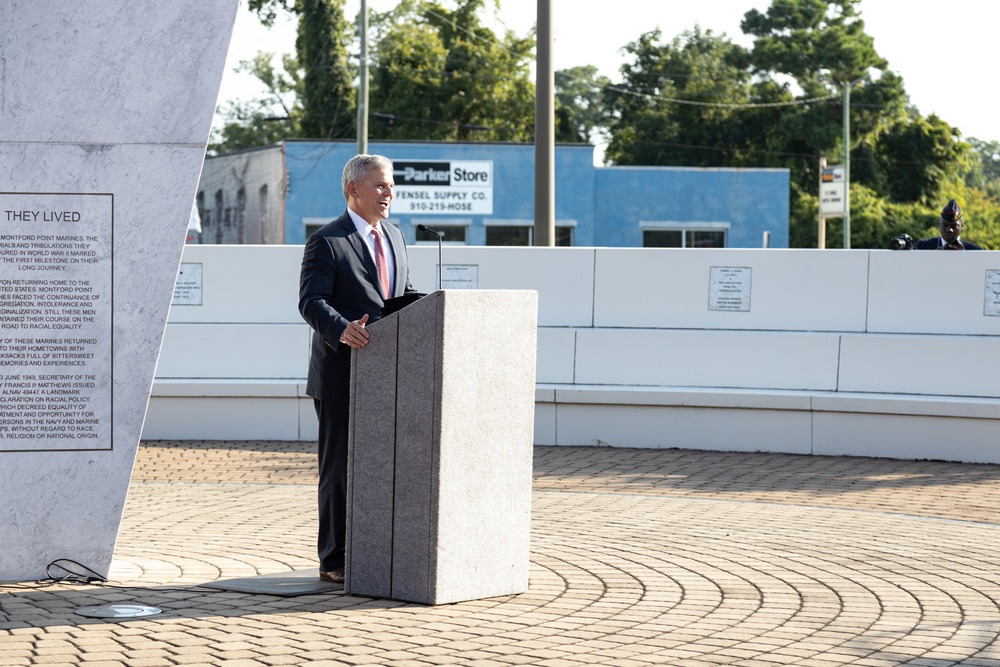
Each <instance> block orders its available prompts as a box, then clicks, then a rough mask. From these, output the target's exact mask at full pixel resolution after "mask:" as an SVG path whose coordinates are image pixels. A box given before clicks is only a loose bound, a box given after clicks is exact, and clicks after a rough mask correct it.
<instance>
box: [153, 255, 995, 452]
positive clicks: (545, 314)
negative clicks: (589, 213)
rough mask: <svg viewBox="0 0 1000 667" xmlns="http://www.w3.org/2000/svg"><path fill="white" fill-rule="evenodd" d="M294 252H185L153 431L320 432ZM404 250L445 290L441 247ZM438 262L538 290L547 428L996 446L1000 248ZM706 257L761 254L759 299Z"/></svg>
mask: <svg viewBox="0 0 1000 667" xmlns="http://www.w3.org/2000/svg"><path fill="white" fill-rule="evenodd" d="M301 251H302V248H301V246H277V247H262V246H250V247H247V246H244V247H237V246H216V247H206V246H188V247H187V248H186V249H185V256H184V261H185V262H200V263H202V264H203V271H204V284H203V290H204V301H203V305H202V306H175V307H174V308H173V309H172V311H171V314H170V320H169V324H168V327H167V334H166V337H165V340H164V344H163V351H162V355H161V360H160V365H159V367H158V369H157V374H156V383H155V385H154V390H153V396H154V398H153V400H152V403H151V405H150V410H149V415H148V417H147V424H146V430H145V431H144V437H146V438H199V439H228V438H245V437H252V438H278V439H298V438H301V439H312V438H313V437H315V416H314V415H313V412H312V406H311V401H310V399H308V398H307V397H305V396H304V393H303V389H304V377H305V372H306V364H307V360H308V339H309V331H308V329H307V327H306V326H305V325H304V324H303V323H302V322H301V320H300V318H299V316H298V313H297V310H296V304H297V293H298V270H299V262H300V259H301ZM409 253H410V262H411V266H412V267H413V268H412V273H411V280H412V282H413V284H414V287H416V288H417V289H418V290H421V291H425V292H429V291H433V289H435V287H436V285H437V248H436V247H433V246H418V247H413V248H410V250H409ZM445 264H447V265H452V264H461V265H474V266H476V267H478V276H479V284H478V287H479V288H482V289H534V290H537V291H538V293H539V331H538V355H537V359H538V366H537V381H538V384H537V396H536V399H537V400H536V421H535V442H536V443H538V444H568V445H588V444H589V445H592V444H611V445H616V446H639V447H687V448H707V449H718V450H729V451H737V450H748V451H783V452H795V453H817V454H858V455H870V456H893V457H900V458H926V457H931V458H944V459H952V460H967V461H998V462H1000V448H996V447H994V445H993V441H994V440H995V439H996V438H995V437H994V433H996V434H1000V430H996V429H998V428H1000V421H998V420H1000V354H998V352H1000V317H992V316H987V315H985V314H984V304H985V300H986V298H987V293H986V289H985V283H986V272H987V270H1000V254H998V253H992V252H981V253H973V252H969V253H931V252H889V251H847V252H845V251H835V250H830V251H818V250H734V249H731V250H725V249H723V250H674V249H634V248H626V249H621V248H553V249H549V248H485V247H450V248H446V249H445ZM712 267H745V268H749V269H750V270H751V276H752V279H751V299H750V310H749V311H746V312H734V311H717V310H710V309H709V276H710V272H711V269H712ZM484 353H486V354H488V353H489V351H488V350H487V351H485V352H484ZM265 405H266V406H267V407H266V408H265V407H263V406H265ZM279 406H281V407H280V408H279Z"/></svg>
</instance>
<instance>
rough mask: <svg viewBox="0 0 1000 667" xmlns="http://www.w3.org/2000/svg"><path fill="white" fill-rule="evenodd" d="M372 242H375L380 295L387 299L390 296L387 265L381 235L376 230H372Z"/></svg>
mask: <svg viewBox="0 0 1000 667" xmlns="http://www.w3.org/2000/svg"><path fill="white" fill-rule="evenodd" d="M372 240H373V241H374V242H375V268H376V269H378V281H379V283H381V285H382V294H383V295H384V296H385V298H387V299H388V298H389V297H390V296H392V295H391V294H390V293H389V265H388V264H387V263H386V261H385V248H383V247H382V235H381V234H379V233H378V230H377V229H373V230H372Z"/></svg>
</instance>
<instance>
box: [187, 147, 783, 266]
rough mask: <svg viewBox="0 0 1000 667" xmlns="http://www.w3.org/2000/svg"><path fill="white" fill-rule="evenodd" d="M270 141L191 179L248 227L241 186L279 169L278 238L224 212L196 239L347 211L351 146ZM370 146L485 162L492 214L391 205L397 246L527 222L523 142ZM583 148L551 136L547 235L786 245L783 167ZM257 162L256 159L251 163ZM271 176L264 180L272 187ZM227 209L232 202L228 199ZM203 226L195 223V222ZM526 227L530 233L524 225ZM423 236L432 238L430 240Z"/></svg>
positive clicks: (477, 237) (289, 236) (223, 237)
mask: <svg viewBox="0 0 1000 667" xmlns="http://www.w3.org/2000/svg"><path fill="white" fill-rule="evenodd" d="M277 149H278V147H271V148H268V149H262V150H257V151H245V152H242V153H236V154H233V155H228V156H219V157H211V158H208V159H207V160H206V162H205V170H204V173H203V176H202V189H201V191H203V192H204V197H205V202H206V203H205V207H206V208H208V209H211V208H212V207H213V206H214V199H213V197H214V196H215V194H214V193H215V192H217V191H218V190H219V189H220V188H221V189H222V191H223V193H224V198H225V202H224V205H223V207H222V208H223V215H225V211H226V210H227V209H232V211H233V212H232V213H230V215H235V211H236V210H237V208H238V198H237V196H236V194H235V193H236V192H237V190H238V188H239V187H240V186H243V187H244V188H245V189H246V191H247V193H248V200H247V203H246V208H245V221H246V224H247V227H246V229H247V230H248V231H249V230H252V229H253V228H254V223H253V215H254V214H255V209H254V208H253V206H256V202H253V201H250V199H253V197H249V193H250V192H255V191H256V188H258V187H259V186H260V184H263V182H264V181H265V180H267V179H270V182H277V181H278V179H277V177H276V175H277V174H278V173H279V170H280V169H282V168H283V169H284V172H285V174H286V175H287V181H286V182H287V189H286V190H285V193H284V200H283V212H284V230H283V236H282V238H281V239H280V240H272V239H273V238H274V237H273V236H271V235H267V234H263V235H262V236H261V237H256V238H259V240H254V239H255V237H253V236H251V235H250V234H249V233H245V234H244V237H243V239H242V240H238V234H237V233H236V231H235V230H234V229H232V228H231V227H232V222H231V223H230V225H229V226H228V227H227V226H225V219H223V225H224V227H223V229H222V230H221V232H220V231H219V228H218V227H216V226H213V225H214V223H215V217H211V216H210V218H211V219H210V220H209V223H210V224H209V227H210V228H209V229H208V230H206V232H205V234H203V236H204V237H205V242H222V243H256V242H261V243H282V242H283V243H291V244H298V243H304V242H305V239H306V236H307V235H308V231H309V229H310V227H318V226H321V225H323V224H326V223H327V222H329V221H331V220H333V219H335V218H337V217H339V216H340V215H341V214H342V213H343V212H344V210H345V208H346V202H345V201H344V197H343V193H342V189H341V174H342V171H343V166H344V164H345V163H346V162H347V161H348V160H349V159H350V158H351V157H352V156H353V155H354V154H355V152H356V145H355V144H354V143H353V142H352V143H348V142H316V141H298V140H288V141H285V142H283V143H282V145H281V149H283V155H282V156H281V157H282V158H283V163H281V164H279V161H278V159H277V157H276V156H275V155H274V150H277ZM369 151H370V152H372V153H380V154H383V155H386V156H387V157H389V158H390V159H392V160H396V161H410V160H488V161H491V162H492V163H493V180H494V186H493V211H492V214H489V215H485V214H469V213H459V214H442V213H437V212H435V213H428V214H419V215H418V214H403V213H400V214H393V215H392V216H391V217H390V222H392V223H393V224H395V225H396V226H397V227H399V229H400V231H402V233H403V237H404V238H405V239H406V241H407V243H410V244H419V243H420V241H417V233H416V227H417V225H418V224H424V225H427V226H428V227H431V228H435V227H442V226H462V227H465V228H466V235H465V243H464V244H465V245H474V246H478V245H487V243H488V241H487V234H488V232H489V231H496V229H495V228H494V229H492V230H491V227H494V226H503V227H519V228H524V229H526V230H533V226H534V207H535V197H534V146H532V145H529V144H490V143H474V144H471V143H470V144H452V143H430V142H391V143H389V142H385V143H382V142H375V143H372V144H370V147H369ZM593 157H594V148H593V146H590V145H586V144H581V145H559V146H557V147H556V154H555V175H556V184H555V217H556V227H557V238H564V237H566V235H567V234H571V237H569V238H570V242H569V244H571V245H574V246H612V247H616V246H617V247H637V246H642V245H643V229H644V228H648V227H652V228H671V226H674V227H676V226H678V225H680V227H681V228H685V229H694V228H698V227H699V225H700V226H701V227H705V225H708V227H709V228H711V229H724V230H725V231H726V247H731V248H740V247H742V248H754V247H760V246H761V245H762V237H763V234H764V232H765V231H767V232H770V234H771V236H770V246H771V247H773V248H784V247H788V192H789V177H788V171H787V170H784V169H690V168H675V167H609V168H602V167H595V166H594V165H593ZM259 163H263V164H259ZM270 182H269V183H268V187H269V188H271V187H272V186H271V185H270ZM233 207H237V208H233ZM203 226H204V222H203ZM529 233H530V232H529ZM431 243H433V241H431Z"/></svg>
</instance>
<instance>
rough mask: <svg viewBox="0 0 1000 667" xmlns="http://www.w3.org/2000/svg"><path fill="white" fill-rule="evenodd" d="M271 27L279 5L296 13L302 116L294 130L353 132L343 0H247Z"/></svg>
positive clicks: (332, 134) (320, 135) (326, 135)
mask: <svg viewBox="0 0 1000 667" xmlns="http://www.w3.org/2000/svg"><path fill="white" fill-rule="evenodd" d="M248 7H249V9H250V11H253V12H255V13H256V14H257V16H258V17H259V18H260V20H261V22H262V23H263V24H264V25H266V26H270V25H273V24H274V20H275V19H276V18H277V12H278V11H279V10H283V11H287V12H292V13H293V14H295V15H297V16H298V20H299V27H298V36H297V37H296V40H295V52H296V61H297V63H298V65H299V67H300V68H301V70H302V71H301V74H299V75H298V76H300V77H301V79H302V85H301V87H300V89H299V91H298V92H299V102H300V104H301V109H302V111H301V118H300V119H299V122H298V135H299V136H300V137H304V138H312V139H337V138H342V137H351V136H354V133H355V130H354V128H355V111H354V109H355V103H354V85H353V81H354V73H355V68H352V67H351V66H350V64H349V60H348V49H349V47H350V43H351V39H352V34H353V32H352V27H351V25H350V24H348V23H347V21H346V20H345V19H344V0H250V2H249V5H248Z"/></svg>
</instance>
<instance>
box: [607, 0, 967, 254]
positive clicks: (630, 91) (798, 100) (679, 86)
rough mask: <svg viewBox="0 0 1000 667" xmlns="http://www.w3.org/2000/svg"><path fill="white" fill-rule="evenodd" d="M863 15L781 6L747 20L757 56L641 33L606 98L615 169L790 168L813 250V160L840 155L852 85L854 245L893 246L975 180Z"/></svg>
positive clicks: (959, 146) (794, 237) (801, 226)
mask: <svg viewBox="0 0 1000 667" xmlns="http://www.w3.org/2000/svg"><path fill="white" fill-rule="evenodd" d="M859 4H860V0H774V1H773V2H772V4H771V6H770V7H769V8H768V9H767V11H766V12H760V11H757V10H751V11H749V12H747V13H746V14H745V15H744V20H743V22H742V28H743V31H744V32H745V33H746V34H748V35H750V36H752V37H753V38H754V43H753V47H752V48H751V49H749V50H747V49H743V48H741V47H739V46H736V45H734V44H732V43H731V42H730V41H729V40H728V38H726V37H725V36H722V37H715V36H714V35H712V34H711V33H710V32H709V33H704V34H703V33H702V32H701V31H700V30H697V29H696V30H694V31H690V32H686V33H683V34H682V35H681V36H680V37H678V38H676V39H674V40H673V41H672V42H671V43H670V44H668V45H663V44H661V43H660V41H659V33H658V32H654V33H646V34H645V35H642V36H641V37H640V38H639V40H637V41H636V42H633V43H631V44H629V45H627V46H626V47H625V49H624V50H625V52H626V53H628V54H629V55H632V56H633V59H634V62H633V63H630V64H628V65H626V66H624V67H623V68H622V70H621V71H622V76H623V81H622V83H620V84H616V85H614V86H612V87H611V88H610V92H609V94H608V95H607V96H606V100H607V103H608V104H609V107H610V109H611V112H612V114H613V120H612V121H611V123H610V132H611V141H610V144H609V148H608V151H607V156H608V157H609V158H610V160H612V161H613V162H615V163H619V164H665V165H685V166H755V167H785V168H788V169H789V170H790V172H791V185H792V188H791V198H792V201H791V202H790V203H791V207H790V209H791V230H790V232H791V234H790V238H791V243H792V245H793V246H799V247H803V246H806V245H814V244H815V239H816V231H815V230H816V206H815V201H814V200H815V194H814V193H815V192H816V189H817V183H818V181H819V174H818V166H819V158H820V156H826V157H828V158H830V161H831V162H832V163H837V162H840V156H842V155H843V152H844V147H843V132H842V127H843V118H844V108H843V102H842V99H843V91H844V87H845V86H847V85H850V86H852V95H851V108H850V110H849V112H850V121H851V138H850V142H851V143H850V154H851V165H852V167H851V180H852V190H851V193H852V221H853V224H852V226H851V233H852V243H851V244H852V246H853V247H863V245H862V246H858V245H857V244H858V243H861V244H868V243H871V244H874V245H872V247H885V246H884V245H883V240H885V241H886V242H887V240H888V238H891V236H892V234H891V232H892V231H893V230H894V229H897V228H899V227H901V226H903V225H905V224H906V221H905V220H902V219H901V218H899V217H898V216H897V214H900V215H902V214H905V213H906V211H907V210H909V209H908V208H907V207H908V206H910V205H911V204H914V203H915V204H917V205H919V207H928V206H931V205H932V202H933V201H935V200H936V199H937V198H939V197H940V194H941V193H942V192H943V191H944V190H945V189H946V188H947V187H949V184H951V183H953V182H955V181H956V179H957V178H959V177H960V176H961V175H962V174H965V173H967V172H969V166H968V164H969V160H968V158H967V146H966V144H964V143H963V142H961V140H960V137H959V135H958V133H957V132H956V131H955V130H954V129H953V128H951V127H950V126H948V125H947V123H944V122H943V121H941V120H940V119H937V118H934V117H931V118H928V119H924V118H921V117H920V115H919V114H918V113H917V112H916V110H915V109H912V108H908V106H907V97H906V92H905V88H904V86H903V81H902V79H901V78H900V77H899V76H898V75H897V74H895V73H893V72H891V71H889V70H888V63H887V62H886V61H885V59H884V58H882V57H881V56H879V55H878V53H877V52H876V51H875V48H874V42H873V40H872V38H871V37H870V36H869V35H867V34H866V33H865V31H864V22H863V21H862V20H861V17H860V12H859V10H858V7H859ZM793 91H795V92H794V94H793ZM855 188H857V190H855ZM855 195H856V197H855ZM882 200H885V201H882ZM895 204H899V205H900V206H899V207H896V206H895ZM911 208H912V207H911ZM911 212H912V211H911ZM832 224H833V225H835V224H837V223H832ZM886 234H889V236H888V237H886ZM829 238H830V239H831V240H833V241H834V244H835V243H836V241H835V238H839V237H834V236H832V235H831V236H829Z"/></svg>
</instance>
